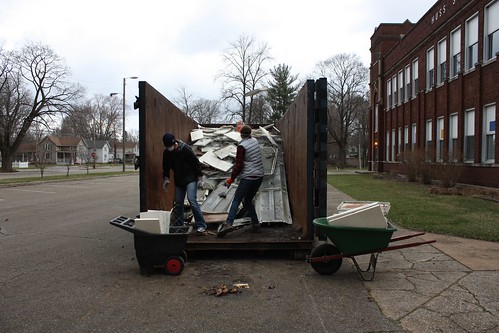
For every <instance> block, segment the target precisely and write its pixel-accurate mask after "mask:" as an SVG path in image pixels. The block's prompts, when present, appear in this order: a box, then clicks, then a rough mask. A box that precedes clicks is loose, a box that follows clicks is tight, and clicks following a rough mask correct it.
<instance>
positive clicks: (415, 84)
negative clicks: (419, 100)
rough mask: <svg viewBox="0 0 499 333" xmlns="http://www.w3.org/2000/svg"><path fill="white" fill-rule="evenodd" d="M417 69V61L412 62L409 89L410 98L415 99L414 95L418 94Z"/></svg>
mask: <svg viewBox="0 0 499 333" xmlns="http://www.w3.org/2000/svg"><path fill="white" fill-rule="evenodd" d="M418 71H419V68H418V59H416V60H414V61H413V62H412V83H411V88H412V93H411V95H412V98H415V97H416V94H417V93H418V78H419V73H418Z"/></svg>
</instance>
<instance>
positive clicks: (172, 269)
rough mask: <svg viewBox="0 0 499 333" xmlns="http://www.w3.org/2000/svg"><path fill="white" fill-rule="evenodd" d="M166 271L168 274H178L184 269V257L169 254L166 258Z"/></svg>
mask: <svg viewBox="0 0 499 333" xmlns="http://www.w3.org/2000/svg"><path fill="white" fill-rule="evenodd" d="M165 269H166V272H167V273H168V274H170V275H179V274H180V273H182V271H183V270H184V259H182V257H179V256H171V257H168V258H167V259H166V264H165Z"/></svg>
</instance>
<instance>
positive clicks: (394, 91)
mask: <svg viewBox="0 0 499 333" xmlns="http://www.w3.org/2000/svg"><path fill="white" fill-rule="evenodd" d="M396 105H397V75H394V76H393V77H392V107H393V108H394V107H395V106H396Z"/></svg>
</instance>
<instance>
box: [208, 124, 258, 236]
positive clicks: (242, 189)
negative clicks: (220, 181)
mask: <svg viewBox="0 0 499 333" xmlns="http://www.w3.org/2000/svg"><path fill="white" fill-rule="evenodd" d="M241 138H242V140H241V142H240V143H239V145H238V146H237V153H236V163H235V164H234V167H233V168H232V173H231V176H230V178H227V180H226V181H225V185H226V186H227V187H229V186H230V185H231V184H232V183H233V182H234V180H235V179H236V178H237V177H239V185H238V186H237V189H236V193H235V194H234V199H233V200H232V203H231V205H230V208H229V215H228V216H227V221H226V222H225V223H223V224H221V225H220V227H219V228H218V232H217V237H224V236H225V235H226V234H227V233H229V232H231V231H234V230H235V229H236V228H235V227H234V226H233V225H232V224H233V223H234V219H235V217H236V214H237V212H238V210H239V205H240V204H241V202H242V203H243V207H244V208H245V209H246V210H247V212H248V215H249V217H250V218H251V227H252V230H253V231H254V232H258V231H259V230H260V222H259V221H258V216H257V215H256V211H255V205H254V204H253V198H254V197H255V195H256V193H257V192H258V189H259V188H260V185H261V184H262V180H263V174H264V171H263V160H262V151H261V148H260V144H259V143H258V140H257V139H255V138H253V137H252V136H251V127H249V126H248V125H244V126H243V127H242V128H241Z"/></svg>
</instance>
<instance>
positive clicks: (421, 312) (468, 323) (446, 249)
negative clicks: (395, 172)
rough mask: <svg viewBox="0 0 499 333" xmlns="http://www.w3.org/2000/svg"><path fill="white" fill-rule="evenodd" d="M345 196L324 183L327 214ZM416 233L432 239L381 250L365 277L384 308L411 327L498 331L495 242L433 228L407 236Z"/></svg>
mask: <svg viewBox="0 0 499 333" xmlns="http://www.w3.org/2000/svg"><path fill="white" fill-rule="evenodd" d="M349 200H352V198H351V197H349V196H347V195H345V194H344V193H342V192H340V191H338V190H337V189H335V188H334V187H332V186H328V214H332V213H334V211H335V207H337V206H338V205H339V204H340V203H341V202H342V201H349ZM411 233H414V232H413V231H408V230H404V229H401V228H399V230H398V231H397V232H396V233H395V234H394V236H395V237H396V236H400V235H404V234H411ZM418 239H419V240H436V243H432V244H428V245H422V246H418V247H412V248H406V249H403V250H396V251H390V252H382V253H381V254H380V255H379V258H378V267H377V272H376V278H375V279H374V280H373V281H371V282H364V285H365V287H366V288H367V289H368V290H369V292H370V294H371V295H372V297H373V300H375V301H376V303H377V304H378V305H379V307H380V308H381V310H382V312H383V314H385V315H386V316H387V317H388V318H390V319H393V320H395V321H397V322H399V323H400V324H401V326H402V327H403V328H404V329H406V330H407V331H409V332H497V331H499V243H494V242H484V241H478V240H471V239H463V238H458V237H451V236H445V235H436V234H425V235H423V236H420V237H416V238H414V239H411V241H412V242H413V241H417V240H418ZM366 261H367V259H364V263H367V262H366Z"/></svg>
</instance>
